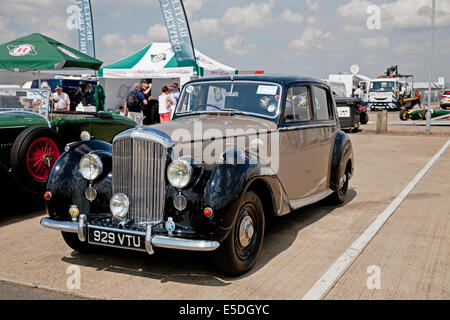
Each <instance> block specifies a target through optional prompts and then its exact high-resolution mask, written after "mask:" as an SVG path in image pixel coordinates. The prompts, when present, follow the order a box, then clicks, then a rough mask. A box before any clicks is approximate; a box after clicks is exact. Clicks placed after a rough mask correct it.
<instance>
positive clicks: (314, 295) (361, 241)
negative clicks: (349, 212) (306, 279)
mask: <svg viewBox="0 0 450 320" xmlns="http://www.w3.org/2000/svg"><path fill="white" fill-rule="evenodd" d="M449 145H450V139H449V140H448V141H447V143H446V144H445V145H444V146H443V147H442V148H441V150H439V151H438V153H436V155H435V156H434V157H433V158H432V159H431V160H430V161H429V162H428V163H427V164H426V165H425V167H423V169H422V170H421V171H420V172H419V173H418V174H417V175H416V176H415V177H414V179H413V180H412V181H411V182H410V183H409V184H408V185H407V186H406V187H405V189H403V191H402V192H400V194H399V195H398V196H397V198H395V199H394V201H392V202H391V204H390V205H389V206H388V207H387V208H386V209H385V210H384V211H383V213H381V214H380V215H379V216H378V217H377V218H376V219H375V221H374V222H373V223H372V224H371V225H370V226H369V227H368V228H367V229H366V230H365V231H364V232H363V234H361V235H360V236H359V238H358V239H356V240H355V242H353V244H352V245H351V246H350V247H349V248H348V249H347V250H346V251H345V252H344V253H343V254H342V255H341V256H340V257H339V258H338V259H337V260H336V262H335V263H334V264H333V265H332V266H331V267H330V268H329V269H328V270H327V272H325V273H324V274H323V275H322V277H321V278H320V279H319V280H318V281H317V282H316V283H315V284H314V285H313V286H312V288H311V289H309V291H308V292H307V293H306V294H305V295H304V296H303V298H302V300H319V299H321V298H322V297H323V296H324V295H325V294H326V293H327V292H328V291H329V290H330V289H331V288H332V286H333V285H334V284H335V283H336V281H337V280H338V279H339V278H340V277H341V276H342V275H343V274H344V272H345V271H346V270H347V269H348V267H349V266H350V265H351V264H352V263H353V261H354V260H355V259H356V258H357V257H358V256H359V255H360V254H361V252H362V251H363V250H364V248H365V247H366V246H367V245H368V244H369V242H370V241H371V240H372V238H373V237H374V236H375V235H376V234H377V232H378V231H379V230H380V229H381V227H382V226H383V224H384V223H385V222H386V221H387V219H389V217H390V216H391V215H392V214H393V213H394V212H395V210H397V208H398V207H399V206H400V204H401V203H402V202H403V200H405V198H406V197H407V196H408V194H409V193H410V192H411V191H412V189H414V187H415V186H416V185H417V183H418V182H419V181H420V180H421V179H422V177H423V176H424V175H425V174H426V173H427V171H428V170H429V169H430V168H431V167H432V166H433V164H434V163H435V162H436V160H437V159H439V157H440V156H441V155H442V153H444V151H445V150H446V149H447V147H448V146H449Z"/></svg>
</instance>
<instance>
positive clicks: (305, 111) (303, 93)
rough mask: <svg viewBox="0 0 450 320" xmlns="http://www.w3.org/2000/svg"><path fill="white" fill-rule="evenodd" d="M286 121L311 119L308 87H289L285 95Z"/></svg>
mask: <svg viewBox="0 0 450 320" xmlns="http://www.w3.org/2000/svg"><path fill="white" fill-rule="evenodd" d="M285 119H286V122H295V121H305V120H311V107H310V103H309V95H308V87H291V88H289V91H288V93H287V97H286V110H285Z"/></svg>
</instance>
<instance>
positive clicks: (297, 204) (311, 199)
mask: <svg viewBox="0 0 450 320" xmlns="http://www.w3.org/2000/svg"><path fill="white" fill-rule="evenodd" d="M332 193H333V191H332V190H330V189H328V190H325V191H322V192H319V193H315V194H313V195H311V196H308V197H304V198H300V199H295V200H289V205H290V206H291V208H292V209H294V210H295V209H299V208H301V207H305V206H307V205H310V204H313V203H315V202H317V201H320V200H322V199H325V198H326V197H328V196H329V195H330V194H332Z"/></svg>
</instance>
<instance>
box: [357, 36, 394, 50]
mask: <svg viewBox="0 0 450 320" xmlns="http://www.w3.org/2000/svg"><path fill="white" fill-rule="evenodd" d="M359 44H360V45H361V47H363V48H369V49H371V48H388V47H389V39H388V38H386V37H371V38H361V39H359Z"/></svg>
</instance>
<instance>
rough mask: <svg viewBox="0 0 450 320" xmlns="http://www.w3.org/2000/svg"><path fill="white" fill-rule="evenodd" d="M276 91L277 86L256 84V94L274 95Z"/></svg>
mask: <svg viewBox="0 0 450 320" xmlns="http://www.w3.org/2000/svg"><path fill="white" fill-rule="evenodd" d="M277 91H278V87H277V86H266V85H260V86H258V90H257V91H256V94H266V95H270V96H274V95H276V94H277Z"/></svg>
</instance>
